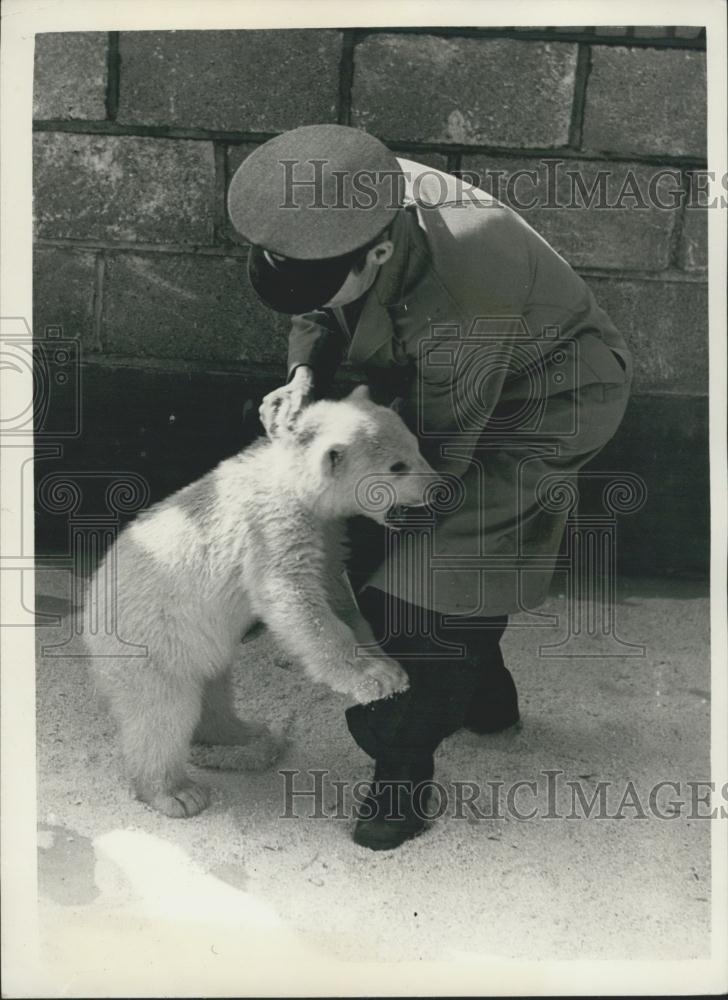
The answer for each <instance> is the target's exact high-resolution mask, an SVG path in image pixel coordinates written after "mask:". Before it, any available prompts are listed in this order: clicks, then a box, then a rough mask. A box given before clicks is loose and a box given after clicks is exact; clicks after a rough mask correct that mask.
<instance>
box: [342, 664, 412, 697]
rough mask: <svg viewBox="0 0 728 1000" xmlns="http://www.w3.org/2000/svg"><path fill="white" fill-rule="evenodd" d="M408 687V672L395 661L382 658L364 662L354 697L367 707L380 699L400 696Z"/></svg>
mask: <svg viewBox="0 0 728 1000" xmlns="http://www.w3.org/2000/svg"><path fill="white" fill-rule="evenodd" d="M408 687H409V677H408V676H407V673H406V671H405V670H403V669H402V667H400V665H399V664H398V663H397V662H396V661H395V660H389V659H386V658H385V657H381V658H377V659H372V660H364V661H363V662H362V666H361V673H360V676H359V678H358V680H357V682H356V684H355V687H354V691H353V695H354V697H355V698H356V700H357V701H358V702H359V703H360V704H362V705H365V704H366V703H367V702H370V701H377V700H378V699H379V698H389V697H390V695H393V694H399V693H400V692H402V691H406V690H407V688H408Z"/></svg>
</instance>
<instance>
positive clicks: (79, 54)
mask: <svg viewBox="0 0 728 1000" xmlns="http://www.w3.org/2000/svg"><path fill="white" fill-rule="evenodd" d="M108 37H109V36H108V34H107V33H106V32H105V31H61V32H57V33H56V32H53V33H51V32H44V33H43V34H40V35H36V36H35V68H34V75H33V118H34V119H36V120H43V119H62V120H67V119H81V120H85V121H97V120H103V119H105V118H106V87H107V60H108Z"/></svg>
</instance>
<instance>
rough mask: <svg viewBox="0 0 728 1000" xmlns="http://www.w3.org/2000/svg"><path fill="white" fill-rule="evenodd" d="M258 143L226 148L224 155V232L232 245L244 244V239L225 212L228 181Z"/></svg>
mask: <svg viewBox="0 0 728 1000" xmlns="http://www.w3.org/2000/svg"><path fill="white" fill-rule="evenodd" d="M257 147H258V143H255V142H243V143H236V144H235V145H230V146H228V147H227V150H226V154H225V198H226V201H225V206H224V213H225V226H224V232H225V236H226V238H227V239H229V240H232V241H233V242H234V243H243V244H245V243H246V241H245V239H244V238H243V237H242V236H241V235H240V233H239V232H238V231H237V230H236V229H235V227H234V226H233V224H232V222H231V221H230V216H229V215H228V211H227V189H228V187H229V185H230V181H231V180H232V179H233V175H234V173H235V171H236V170H237V169H238V167H239V166H240V164H241V163H242V162H243V160H245V159H246V158H247V157H248V156H250V154H251V153H252V152H253V150H254V149H257Z"/></svg>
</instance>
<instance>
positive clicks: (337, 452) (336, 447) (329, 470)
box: [321, 444, 346, 478]
mask: <svg viewBox="0 0 728 1000" xmlns="http://www.w3.org/2000/svg"><path fill="white" fill-rule="evenodd" d="M345 455H346V445H344V444H330V445H328V446H327V447H326V450H325V451H324V454H323V459H322V462H321V471H322V473H323V475H324V476H325V477H326V478H329V477H331V476H335V475H336V473H337V472H338V470H339V468H340V466H341V463H342V462H343V461H344V456H345Z"/></svg>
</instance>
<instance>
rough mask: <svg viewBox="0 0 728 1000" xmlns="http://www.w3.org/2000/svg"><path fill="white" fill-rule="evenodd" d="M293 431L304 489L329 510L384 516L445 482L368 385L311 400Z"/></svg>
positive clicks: (291, 447) (290, 439) (290, 438)
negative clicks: (371, 394)
mask: <svg viewBox="0 0 728 1000" xmlns="http://www.w3.org/2000/svg"><path fill="white" fill-rule="evenodd" d="M286 438H287V440H286V442H285V444H286V449H287V451H288V452H289V455H290V456H291V458H292V459H293V460H294V461H293V463H292V464H294V465H295V467H296V471H297V475H298V476H299V479H298V484H297V485H298V491H299V493H300V494H301V495H302V496H303V497H304V498H305V499H306V501H307V502H310V503H311V504H312V506H315V508H316V509H317V510H318V511H320V513H322V514H323V515H324V516H329V517H353V516H355V515H357V514H363V515H365V516H366V517H370V518H372V519H373V520H375V521H378V522H379V523H380V524H384V523H386V521H387V514H388V513H389V512H390V511H391V510H392V509H393V508H395V507H398V506H403V507H418V506H422V505H423V504H424V503H426V502H427V500H428V496H430V495H431V492H432V490H433V489H435V488H436V486H437V485H438V484H439V483H441V477H440V476H438V474H437V473H436V472H435V470H434V469H433V468H432V467H431V466H430V465H429V464H428V463H427V462H426V461H425V459H424V458H423V457H422V455H421V454H420V449H419V444H418V442H417V438H416V437H415V435H414V434H413V433H412V432H411V431H410V430H409V429H408V428H407V427H406V426H405V424H404V422H403V421H402V419H401V418H400V417H399V416H398V415H397V414H396V413H395V412H394V411H393V410H391V409H389V408H388V407H386V406H378V405H377V404H376V403H373V402H372V401H371V399H370V397H369V390H368V389H367V387H366V386H363V385H362V386H358V387H357V388H356V389H354V391H353V392H352V393H351V394H350V395H349V396H347V397H346V398H345V399H342V400H339V401H337V402H334V401H330V400H321V401H319V402H317V403H312V404H311V405H310V406H307V407H306V408H305V409H304V410H303V411H302V413H301V415H300V417H299V418H298V420H297V421H296V424H295V426H294V428H292V430H291V431H290V432H288V434H287V435H286Z"/></svg>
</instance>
